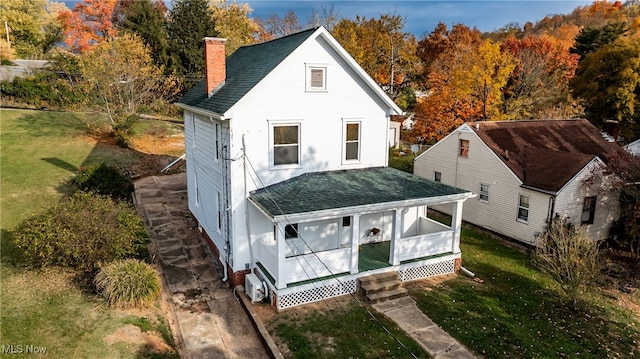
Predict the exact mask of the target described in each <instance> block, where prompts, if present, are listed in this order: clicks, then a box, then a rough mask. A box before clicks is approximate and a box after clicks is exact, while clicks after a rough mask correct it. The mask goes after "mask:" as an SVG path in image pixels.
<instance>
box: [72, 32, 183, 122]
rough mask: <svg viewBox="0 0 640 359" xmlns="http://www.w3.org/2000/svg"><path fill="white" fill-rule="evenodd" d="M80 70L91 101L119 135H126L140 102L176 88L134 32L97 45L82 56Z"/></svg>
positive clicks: (168, 92)
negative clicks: (88, 86) (86, 84)
mask: <svg viewBox="0 0 640 359" xmlns="http://www.w3.org/2000/svg"><path fill="white" fill-rule="evenodd" d="M80 69H81V72H82V75H83V77H84V79H85V80H86V81H87V83H88V84H89V85H90V88H89V91H88V93H89V94H90V96H91V97H92V98H91V104H92V105H93V106H95V107H96V108H97V109H98V110H100V111H101V112H103V113H104V114H106V115H107V117H108V118H109V119H110V120H111V123H112V125H113V128H114V131H115V132H116V134H118V135H124V134H126V132H127V131H128V130H129V128H130V126H131V125H132V124H133V122H134V121H135V120H136V119H137V115H138V114H139V113H140V109H141V107H142V106H143V105H152V104H153V103H154V101H160V100H162V99H163V98H165V97H166V96H169V95H171V91H173V89H175V86H174V85H175V84H174V83H173V82H172V79H171V78H170V77H166V76H164V75H163V71H162V69H161V68H159V67H157V66H156V65H155V64H154V63H153V59H152V58H151V55H150V54H149V51H148V50H147V48H146V47H145V46H144V44H143V42H142V40H141V39H140V38H139V37H138V36H137V35H135V34H124V35H122V36H119V37H114V38H112V39H110V40H108V41H106V42H102V43H100V44H98V45H96V46H95V47H94V48H92V49H91V50H90V51H88V52H86V53H85V54H83V55H82V57H81V59H80Z"/></svg>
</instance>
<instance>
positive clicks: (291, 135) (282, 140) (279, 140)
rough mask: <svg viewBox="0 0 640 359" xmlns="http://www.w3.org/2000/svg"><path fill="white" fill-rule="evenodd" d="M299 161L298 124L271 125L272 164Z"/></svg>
mask: <svg viewBox="0 0 640 359" xmlns="http://www.w3.org/2000/svg"><path fill="white" fill-rule="evenodd" d="M299 163H300V126H299V125H278V126H273V165H274V166H279V165H291V164H299Z"/></svg>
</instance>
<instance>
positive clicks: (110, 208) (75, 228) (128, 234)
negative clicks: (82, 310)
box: [13, 192, 147, 273]
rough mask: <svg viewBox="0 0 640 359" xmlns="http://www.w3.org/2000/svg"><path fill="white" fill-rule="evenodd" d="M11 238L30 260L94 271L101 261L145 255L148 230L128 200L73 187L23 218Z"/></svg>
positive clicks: (37, 264)
mask: <svg viewBox="0 0 640 359" xmlns="http://www.w3.org/2000/svg"><path fill="white" fill-rule="evenodd" d="M13 239H14V241H15V244H16V247H18V248H19V249H20V250H21V252H22V253H23V255H24V259H25V260H26V262H27V264H29V265H32V266H37V267H39V266H48V265H60V266H64V267H72V268H76V269H78V270H81V271H83V272H85V273H95V271H96V270H97V269H98V268H99V267H100V265H101V264H102V263H108V262H111V261H113V260H116V259H122V258H126V257H131V256H140V255H143V254H146V246H145V244H146V242H147V233H146V231H145V228H144V225H143V223H142V220H141V219H140V217H139V216H138V214H137V213H136V212H135V211H134V210H133V208H131V206H130V205H129V204H127V203H124V202H115V201H113V200H112V199H111V198H109V197H107V196H101V195H96V194H93V193H88V192H76V193H75V194H74V195H73V196H71V197H69V198H67V199H65V200H63V201H62V202H60V203H59V204H58V205H56V206H55V207H53V208H51V209H49V210H48V211H46V212H44V213H42V214H39V215H35V216H33V217H30V218H28V219H27V220H25V221H24V222H22V223H21V224H20V225H19V226H18V227H17V228H16V229H15V231H14V233H13Z"/></svg>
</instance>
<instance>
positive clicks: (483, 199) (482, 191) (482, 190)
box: [479, 183, 489, 202]
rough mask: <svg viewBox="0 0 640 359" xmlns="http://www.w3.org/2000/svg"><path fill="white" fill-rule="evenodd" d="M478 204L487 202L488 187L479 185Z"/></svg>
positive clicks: (484, 184) (482, 184)
mask: <svg viewBox="0 0 640 359" xmlns="http://www.w3.org/2000/svg"><path fill="white" fill-rule="evenodd" d="M479 200H480V202H489V185H488V184H486V183H480V198H479Z"/></svg>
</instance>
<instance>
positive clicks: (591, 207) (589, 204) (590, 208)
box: [581, 196, 596, 224]
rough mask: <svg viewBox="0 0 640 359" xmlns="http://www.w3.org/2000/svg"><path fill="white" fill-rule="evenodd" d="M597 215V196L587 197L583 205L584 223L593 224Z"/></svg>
mask: <svg viewBox="0 0 640 359" xmlns="http://www.w3.org/2000/svg"><path fill="white" fill-rule="evenodd" d="M595 215H596V197H595V196H593V197H585V198H584V204H583V205H582V221H581V222H582V224H593V218H594V217H595Z"/></svg>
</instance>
